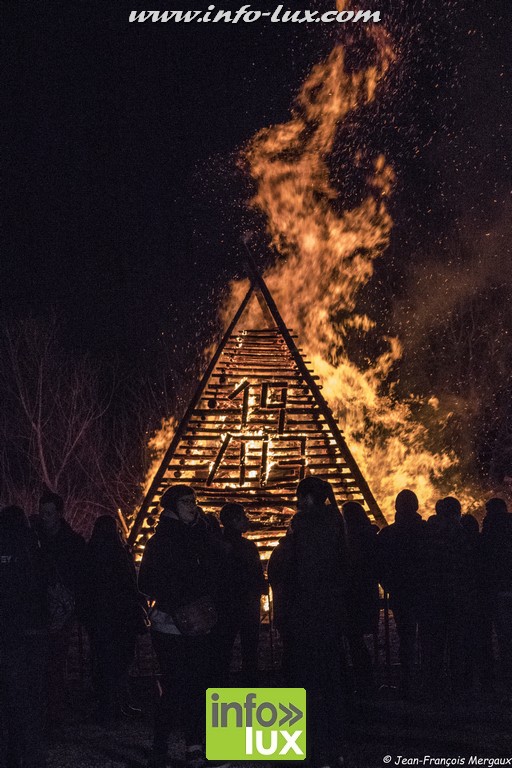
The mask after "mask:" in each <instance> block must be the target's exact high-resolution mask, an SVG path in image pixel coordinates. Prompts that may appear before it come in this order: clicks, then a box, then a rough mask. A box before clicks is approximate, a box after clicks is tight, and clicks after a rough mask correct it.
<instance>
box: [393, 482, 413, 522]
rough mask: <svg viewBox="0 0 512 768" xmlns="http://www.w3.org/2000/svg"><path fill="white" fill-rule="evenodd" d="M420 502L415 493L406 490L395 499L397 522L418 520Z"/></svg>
mask: <svg viewBox="0 0 512 768" xmlns="http://www.w3.org/2000/svg"><path fill="white" fill-rule="evenodd" d="M418 508H419V501H418V497H417V496H416V494H415V493H414V491H410V490H409V489H408V488H404V490H403V491H400V493H399V494H398V496H397V497H396V499H395V511H396V515H395V520H397V521H400V522H407V521H409V520H413V519H416V515H417V513H418Z"/></svg>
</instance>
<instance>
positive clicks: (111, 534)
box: [90, 515, 122, 544]
mask: <svg viewBox="0 0 512 768" xmlns="http://www.w3.org/2000/svg"><path fill="white" fill-rule="evenodd" d="M90 543H91V544H122V539H121V533H120V530H119V525H118V523H117V520H116V518H115V517H113V516H112V515H101V516H100V517H97V518H96V521H95V523H94V527H93V529H92V534H91V539H90Z"/></svg>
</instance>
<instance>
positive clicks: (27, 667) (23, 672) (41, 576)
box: [0, 507, 48, 768]
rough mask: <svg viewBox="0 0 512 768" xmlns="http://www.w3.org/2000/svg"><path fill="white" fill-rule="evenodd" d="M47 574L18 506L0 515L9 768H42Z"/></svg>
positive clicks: (1, 675)
mask: <svg viewBox="0 0 512 768" xmlns="http://www.w3.org/2000/svg"><path fill="white" fill-rule="evenodd" d="M47 624H48V615H47V602H46V575H45V571H44V565H43V562H42V559H41V554H40V551H39V547H38V544H37V539H36V537H35V536H34V534H33V533H32V531H31V530H30V528H29V525H28V521H27V519H26V518H25V515H24V512H23V510H22V509H20V508H19V507H5V508H4V509H2V510H1V511H0V690H1V698H0V701H1V704H2V709H1V714H2V719H3V720H4V724H5V725H6V730H7V744H6V745H4V748H3V749H0V751H1V752H3V755H4V757H5V758H6V761H7V766H8V768H43V766H44V765H45V755H44V747H43V702H44V695H43V692H44V670H45V667H46V653H47V647H48V642H47V641H48V635H47Z"/></svg>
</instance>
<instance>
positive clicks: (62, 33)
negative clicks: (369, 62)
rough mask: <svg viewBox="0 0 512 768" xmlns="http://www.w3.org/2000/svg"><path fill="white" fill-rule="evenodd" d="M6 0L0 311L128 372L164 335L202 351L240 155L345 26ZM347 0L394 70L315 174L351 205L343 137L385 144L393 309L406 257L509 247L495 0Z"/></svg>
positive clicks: (504, 84)
mask: <svg viewBox="0 0 512 768" xmlns="http://www.w3.org/2000/svg"><path fill="white" fill-rule="evenodd" d="M207 4H208V3H207V2H206V1H205V0H201V2H200V3H195V4H190V3H184V4H182V6H180V7H184V8H185V9H187V8H192V7H198V8H199V7H201V8H202V7H203V6H204V7H206V5H207ZM21 5H22V8H21V9H20V8H17V7H16V8H15V10H14V4H11V3H2V9H3V13H2V15H4V16H7V23H6V24H5V26H4V29H3V33H2V34H3V36H4V43H3V46H2V47H3V50H4V67H3V74H2V81H3V84H2V86H1V87H2V90H3V99H2V103H3V113H4V121H3V128H2V136H3V138H2V150H1V151H2V155H3V162H2V165H3V168H4V181H3V184H2V186H3V194H4V196H5V200H6V202H5V204H4V210H3V217H2V218H3V227H2V235H1V240H2V242H1V253H2V255H1V264H0V291H1V294H0V295H1V312H2V316H3V318H4V319H7V318H8V317H10V316H13V315H14V316H19V315H23V314H24V313H34V314H36V315H38V314H41V315H44V314H45V313H47V312H49V311H50V310H51V309H52V308H56V309H57V313H58V315H59V316H60V318H61V321H62V324H63V328H64V331H65V339H66V344H67V345H68V346H69V348H70V349H78V350H86V351H89V352H91V353H92V354H93V355H99V356H109V355H111V354H119V355H121V356H123V357H124V358H125V360H127V361H129V362H130V361H132V362H133V365H136V364H137V362H138V361H139V360H140V359H142V358H143V356H144V354H147V353H148V352H151V350H152V349H153V348H154V347H155V345H157V344H158V339H159V338H161V333H162V332H165V334H166V337H167V338H169V339H171V340H172V343H174V344H178V345H179V344H184V343H185V340H188V341H189V342H190V339H193V340H194V341H195V340H199V339H202V336H203V335H205V336H207V335H208V333H209V332H210V330H211V327H212V323H214V320H215V316H216V308H217V306H218V303H219V301H220V298H221V295H222V291H223V290H224V289H225V288H226V285H227V281H228V280H229V279H231V278H232V277H234V276H235V275H241V274H242V270H243V263H242V256H241V247H240V242H239V238H240V236H241V234H242V233H243V232H244V230H245V229H246V228H255V227H258V226H259V227H260V228H261V222H260V221H259V220H258V219H257V218H256V217H255V214H253V213H251V212H249V211H248V209H247V206H246V202H247V200H248V199H249V197H250V194H251V185H250V181H249V180H248V179H247V178H246V176H245V175H244V172H243V169H242V168H241V167H240V165H239V164H238V163H237V158H238V156H239V153H240V150H241V149H242V148H243V146H244V144H245V143H246V142H247V141H248V140H249V139H250V138H251V136H252V135H253V134H254V133H255V131H256V130H257V129H259V128H261V127H264V126H266V125H269V124H272V123H275V122H278V121H285V120H286V119H287V117H288V116H289V111H290V107H291V106H292V103H293V98H294V96H295V95H296V93H297V91H298V89H299V87H300V85H301V83H302V82H303V80H304V78H305V76H306V75H307V73H308V72H309V71H310V69H311V67H312V66H313V65H314V64H315V63H316V62H318V61H320V60H321V59H322V58H323V57H325V56H326V55H327V54H328V53H329V51H330V50H331V48H332V46H333V44H334V43H335V42H336V40H343V39H344V38H345V36H346V35H347V34H349V33H352V34H353V33H354V29H353V27H354V26H356V25H353V26H352V29H346V28H345V27H343V26H342V25H327V24H326V25H324V24H317V25H309V26H308V25H305V24H302V25H298V24H269V23H265V22H256V23H254V24H238V25H236V26H235V25H231V24H226V25H221V24H210V25H205V24H203V25H201V24H187V25H185V24H175V23H167V24H161V23H158V24H151V23H145V24H129V23H128V15H129V11H130V10H132V7H133V6H131V5H130V6H129V5H127V4H125V3H124V2H116V3H113V2H108V1H107V0H103V2H79V1H76V2H71V3H70V2H69V0H66V1H65V2H64V1H62V0H52V2H51V3H42V2H37V3H35V2H33V3H24V4H21ZM235 5H236V4H233V2H232V0H230V2H229V3H224V7H226V8H234V7H235ZM276 5H277V2H276V3H268V2H267V0H258V2H255V3H254V7H258V8H260V9H263V8H264V7H265V8H268V9H273V8H274V7H275V6H276ZM363 5H364V7H365V8H373V9H374V8H379V9H380V10H381V12H382V17H383V19H384V23H385V24H386V26H387V27H388V28H389V30H390V31H391V33H392V35H393V36H394V38H395V40H396V43H397V47H398V51H399V55H400V61H399V62H398V63H397V65H396V67H395V68H394V70H393V72H392V74H391V76H390V78H389V82H388V85H387V87H386V88H384V89H383V91H382V93H381V96H380V97H379V99H378V100H377V104H376V106H373V107H371V108H370V109H368V110H367V112H366V114H362V115H361V116H360V118H359V122H358V123H357V125H356V126H355V127H352V132H351V134H350V136H349V135H348V134H343V132H342V134H341V136H340V141H339V146H337V148H336V151H335V153H334V155H333V158H332V172H333V178H335V179H338V178H339V180H340V191H341V200H342V202H343V199H344V196H346V200H347V202H350V167H349V165H348V163H349V156H348V154H347V153H345V151H344V150H345V149H346V147H347V146H348V145H349V144H350V148H351V149H352V150H353V149H354V146H355V145H356V144H357V142H360V143H361V145H362V146H364V147H365V149H366V150H369V151H370V152H374V153H375V154H377V153H379V152H381V151H384V152H385V153H386V155H387V157H388V160H389V161H390V162H391V164H392V165H393V167H394V169H395V171H396V174H397V178H398V182H397V187H396V191H395V194H394V197H393V199H392V202H391V212H392V215H393V218H394V221H395V228H394V231H393V235H392V242H391V246H390V249H389V254H388V256H387V257H386V259H385V260H384V259H383V260H381V264H380V265H379V267H378V270H377V272H378V274H377V281H378V283H377V288H378V290H379V291H380V293H381V294H382V295H384V293H385V295H386V296H387V297H388V300H389V297H391V303H395V302H400V301H402V300H403V299H404V297H405V296H407V294H408V292H410V290H411V285H412V284H413V283H414V271H415V268H416V266H417V265H419V264H424V263H428V262H429V260H431V259H440V260H441V261H442V260H443V254H449V253H452V252H453V251H454V250H456V249H459V251H460V249H461V248H462V250H463V251H464V249H467V248H468V247H469V246H468V243H469V242H470V243H473V244H474V245H475V247H476V248H477V247H478V243H480V242H484V243H485V238H489V237H491V238H492V242H493V248H494V250H493V251H492V253H487V254H486V255H485V256H484V258H486V259H490V267H491V268H492V259H493V258H494V255H495V253H496V252H497V251H499V250H501V252H502V253H503V249H504V248H506V245H505V242H506V241H505V239H504V237H505V235H506V234H508V231H507V230H508V227H509V225H508V221H509V219H510V212H511V205H510V203H511V200H510V182H511V178H512V174H511V155H512V146H511V143H512V142H511V132H510V124H511V121H510V118H511V110H510V104H511V95H512V87H511V78H510V49H511V42H512V39H511V31H510V30H511V21H512V3H511V2H510V0H491V1H490V2H485V3H483V2H481V1H479V2H476V1H473V2H469V1H468V2H463V1H461V2H459V0H449V2H446V1H445V2H438V1H437V0H432V1H431V2H428V1H426V0H381V2H371V3H370V2H368V3H365V4H363ZM217 6H218V7H223V6H222V4H221V3H218V4H217ZM166 7H167V8H168V7H170V6H160V9H164V8H166ZM173 7H174V6H173ZM236 7H238V6H236ZM290 7H293V8H294V9H295V8H299V7H300V8H306V7H310V8H313V7H324V8H325V9H327V8H329V7H331V6H330V5H329V4H327V3H324V4H319V5H315V4H314V3H309V4H308V3H306V2H301V3H297V1H296V0H293V2H292V3H291V4H290ZM361 7H363V6H361ZM357 32H358V31H356V34H357ZM354 50H356V52H357V46H355V48H354ZM359 56H360V57H364V47H362V48H361V50H360V52H359ZM357 63H358V62H357V53H356V54H355V55H354V66H356V65H357ZM5 118H6V119H5ZM345 142H346V144H345ZM342 179H345V185H344V186H343V187H342V185H341V181H342ZM496 238H497V239H496ZM464 252H466V251H464ZM507 253H508V252H507ZM447 258H448V257H447ZM509 275H510V271H509ZM504 279H505V278H504ZM507 279H508V278H507ZM379 281H380V282H379ZM383 289H385V291H384V293H383ZM375 295H377V294H375ZM374 314H375V312H374ZM377 314H378V312H377ZM199 343H200V342H199V341H198V343H197V348H198V349H200V346H199ZM201 343H202V341H201Z"/></svg>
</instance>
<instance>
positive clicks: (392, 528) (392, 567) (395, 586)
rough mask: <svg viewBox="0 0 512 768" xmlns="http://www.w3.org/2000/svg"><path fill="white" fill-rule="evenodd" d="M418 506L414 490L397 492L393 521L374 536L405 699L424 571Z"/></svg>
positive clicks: (422, 525)
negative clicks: (387, 599)
mask: <svg viewBox="0 0 512 768" xmlns="http://www.w3.org/2000/svg"><path fill="white" fill-rule="evenodd" d="M418 506H419V504H418V497H417V496H416V494H415V493H413V491H410V490H407V489H406V490H403V491H400V493H399V494H398V496H397V497H396V501H395V510H396V512H395V522H394V523H393V524H392V525H389V526H388V527H386V528H382V530H381V531H380V532H379V534H378V536H377V542H378V549H379V568H380V573H381V576H380V581H381V584H382V586H383V587H384V589H385V590H386V591H387V592H388V593H389V604H390V607H391V610H392V611H393V616H394V619H395V624H396V629H397V633H398V639H399V644H400V648H399V654H400V666H401V681H400V684H401V690H402V694H403V695H404V696H408V695H409V694H410V691H411V684H412V672H413V669H414V662H415V654H416V638H417V631H418V624H419V621H420V616H421V612H422V590H423V580H424V572H425V539H426V523H425V522H424V520H422V518H421V515H419V513H418Z"/></svg>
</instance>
